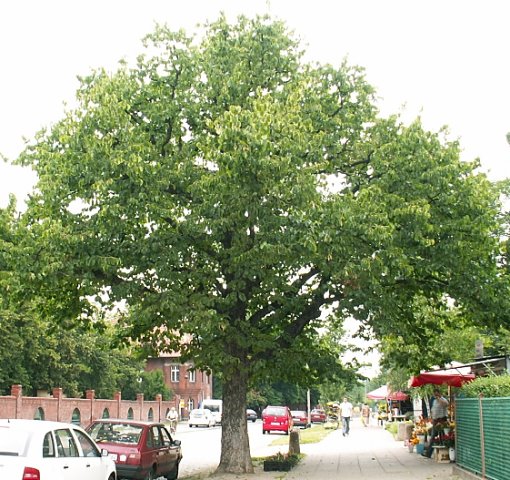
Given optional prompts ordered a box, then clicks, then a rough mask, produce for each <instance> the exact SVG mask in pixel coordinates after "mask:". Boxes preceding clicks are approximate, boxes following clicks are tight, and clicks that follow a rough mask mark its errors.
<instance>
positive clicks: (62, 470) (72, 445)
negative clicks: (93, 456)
mask: <svg viewBox="0 0 510 480" xmlns="http://www.w3.org/2000/svg"><path fill="white" fill-rule="evenodd" d="M53 442H54V443H53ZM43 457H44V458H45V464H46V465H47V466H48V465H49V466H50V468H51V471H52V472H54V474H55V477H58V478H62V480H87V479H92V477H90V476H89V477H87V476H86V474H85V469H84V462H83V458H80V453H79V449H78V445H77V443H76V440H75V438H74V436H73V434H72V432H71V430H69V429H68V428H62V429H57V430H55V431H54V432H53V436H50V435H46V437H45V439H44V444H43ZM94 480H95V479H94Z"/></svg>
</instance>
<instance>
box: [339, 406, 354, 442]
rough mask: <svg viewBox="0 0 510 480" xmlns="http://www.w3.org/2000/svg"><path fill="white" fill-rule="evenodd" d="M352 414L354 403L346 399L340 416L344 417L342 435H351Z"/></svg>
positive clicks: (341, 407)
mask: <svg viewBox="0 0 510 480" xmlns="http://www.w3.org/2000/svg"><path fill="white" fill-rule="evenodd" d="M351 414H352V403H351V402H349V401H348V400H347V397H344V401H343V402H342V403H341V404H340V416H341V417H342V435H343V436H344V437H345V436H346V435H349V430H350V421H351Z"/></svg>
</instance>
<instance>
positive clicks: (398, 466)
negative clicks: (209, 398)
mask: <svg viewBox="0 0 510 480" xmlns="http://www.w3.org/2000/svg"><path fill="white" fill-rule="evenodd" d="M301 451H302V452H303V453H305V454H306V458H305V459H304V460H303V461H302V462H300V463H299V464H298V465H297V467H296V468H294V469H293V470H292V471H291V472H289V473H288V474H287V476H285V477H284V478H285V480H298V479H306V480H319V479H342V480H410V479H413V480H427V479H437V480H449V479H453V478H456V477H453V476H452V465H451V464H449V463H446V464H445V463H437V462H435V461H434V460H431V459H428V458H424V457H422V456H421V455H418V454H416V453H409V450H408V448H407V447H404V442H402V441H396V440H394V439H393V436H392V435H391V434H390V433H389V432H387V431H386V430H384V429H383V428H382V427H378V426H376V425H373V426H368V427H363V426H362V425H361V424H360V422H359V420H357V419H355V420H354V421H353V422H352V426H351V433H350V434H349V436H347V437H342V433H341V430H336V431H335V432H333V433H331V434H330V435H328V436H327V437H326V438H325V439H324V440H323V441H322V442H320V443H317V444H310V445H302V446H301Z"/></svg>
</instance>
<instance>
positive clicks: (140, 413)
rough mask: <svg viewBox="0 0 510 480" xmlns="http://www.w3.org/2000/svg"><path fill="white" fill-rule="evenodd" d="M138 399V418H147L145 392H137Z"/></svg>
mask: <svg viewBox="0 0 510 480" xmlns="http://www.w3.org/2000/svg"><path fill="white" fill-rule="evenodd" d="M136 401H137V402H138V410H139V414H138V420H145V418H144V417H143V393H137V394H136Z"/></svg>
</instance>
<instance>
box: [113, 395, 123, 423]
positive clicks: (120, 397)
mask: <svg viewBox="0 0 510 480" xmlns="http://www.w3.org/2000/svg"><path fill="white" fill-rule="evenodd" d="M113 399H114V400H115V401H116V402H117V415H116V416H117V418H122V417H121V415H120V407H121V406H122V393H121V392H115V393H114V394H113Z"/></svg>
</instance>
